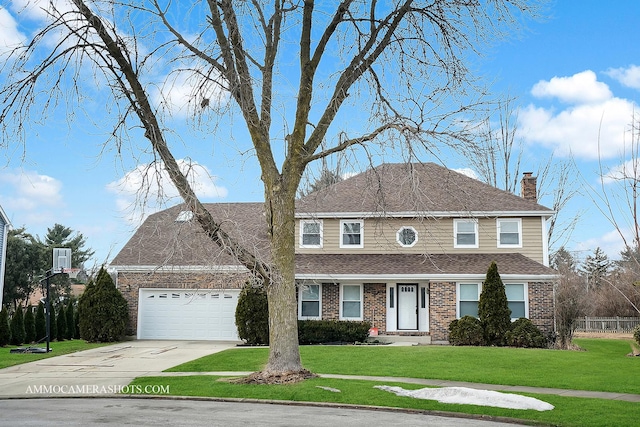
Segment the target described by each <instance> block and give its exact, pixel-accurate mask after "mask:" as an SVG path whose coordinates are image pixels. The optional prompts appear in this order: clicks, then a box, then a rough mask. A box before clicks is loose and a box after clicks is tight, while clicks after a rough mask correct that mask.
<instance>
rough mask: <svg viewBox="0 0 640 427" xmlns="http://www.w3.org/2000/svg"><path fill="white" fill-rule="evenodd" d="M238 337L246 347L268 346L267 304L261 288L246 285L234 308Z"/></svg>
mask: <svg viewBox="0 0 640 427" xmlns="http://www.w3.org/2000/svg"><path fill="white" fill-rule="evenodd" d="M236 327H237V328H238V336H239V337H240V339H241V340H243V341H244V342H245V343H246V344H248V345H268V344H269V304H268V302H267V293H266V292H265V290H264V288H263V287H262V286H258V285H254V284H252V283H246V284H245V286H244V287H243V288H242V290H241V291H240V296H239V297H238V305H237V306H236Z"/></svg>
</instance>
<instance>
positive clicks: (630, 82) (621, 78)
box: [605, 65, 640, 89]
mask: <svg viewBox="0 0 640 427" xmlns="http://www.w3.org/2000/svg"><path fill="white" fill-rule="evenodd" d="M605 74H607V75H608V76H609V77H611V78H613V79H615V80H617V81H618V82H620V83H622V84H623V85H625V86H627V87H630V88H633V89H640V66H638V65H630V66H629V67H626V68H610V69H608V70H607V71H606V72H605Z"/></svg>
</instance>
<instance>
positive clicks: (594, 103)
mask: <svg viewBox="0 0 640 427" xmlns="http://www.w3.org/2000/svg"><path fill="white" fill-rule="evenodd" d="M25 3H27V1H26V0H22V1H13V2H6V1H3V2H2V3H1V4H2V6H0V51H1V50H2V46H6V45H11V44H12V43H19V42H21V41H23V40H25V39H26V38H27V37H28V36H29V30H28V28H29V26H28V25H27V23H33V22H37V20H38V19H40V15H39V14H38V11H37V10H35V9H33V8H27V9H22V6H23V5H24V4H25ZM32 3H33V2H32ZM18 11H20V12H18ZM547 15H548V17H547V18H546V19H543V20H540V21H537V22H528V23H527V27H528V28H527V29H526V30H525V31H523V32H522V33H519V34H514V35H513V36H512V37H510V38H509V39H508V40H504V41H501V42H500V43H498V44H496V45H495V46H493V47H492V48H491V49H489V50H487V51H486V52H484V55H483V57H482V58H481V59H480V60H476V61H475V63H474V66H475V67H476V69H477V71H478V72H479V73H481V74H482V75H484V76H485V78H486V79H487V80H488V79H490V80H491V81H492V82H493V89H494V91H495V93H496V94H498V93H508V94H509V95H511V96H513V97H516V98H517V105H518V106H519V108H520V110H519V115H518V120H519V122H518V129H519V130H518V131H519V134H518V135H519V137H520V138H521V139H522V141H523V159H522V166H521V171H526V170H532V171H535V170H537V169H538V168H539V167H540V161H541V159H544V158H547V157H548V156H550V155H551V154H552V153H553V155H554V157H555V158H556V159H559V160H568V159H573V160H574V161H575V162H576V165H577V166H578V168H579V170H580V174H581V175H582V177H583V178H584V180H585V181H586V182H587V183H588V184H592V185H597V183H598V174H597V171H598V141H599V142H600V158H601V159H602V160H603V161H604V162H605V164H606V166H607V167H608V168H616V167H618V166H619V165H622V164H623V162H624V159H623V156H622V153H623V150H624V147H625V143H627V144H628V143H629V139H630V137H629V133H628V129H629V124H630V121H631V115H632V112H633V111H634V108H637V103H638V99H640V98H639V95H640V44H639V43H637V40H639V39H640V26H638V25H637V22H638V18H640V2H638V1H636V0H616V1H612V2H604V1H601V0H559V1H557V2H555V3H554V2H552V3H551V4H550V6H549V10H548V13H547ZM183 83H184V82H181V81H177V82H175V85H176V87H178V86H180V85H182V84H183ZM180 94H181V93H180V91H177V90H176V91H174V92H173V93H172V96H175V97H176V101H175V102H180V101H179V99H178V97H179V96H180ZM110 113H111V112H110V111H108V108H106V107H104V110H103V109H101V108H95V106H94V107H89V108H88V111H87V113H86V114H84V115H83V114H78V117H77V118H76V120H74V121H73V122H71V123H69V122H68V120H67V119H66V112H65V111H64V110H58V111H56V112H55V113H54V114H51V115H50V116H49V117H48V120H46V121H44V122H43V123H32V124H30V125H29V126H27V128H26V129H25V132H26V135H27V137H26V145H25V146H24V147H23V146H21V145H19V144H15V143H12V141H3V143H2V144H1V145H0V205H2V207H3V208H4V210H5V212H6V213H7V215H8V216H9V218H10V220H11V221H12V224H13V226H14V227H22V226H24V227H26V228H27V231H29V232H31V233H33V234H37V235H39V236H41V237H42V236H44V235H45V233H46V229H47V228H48V227H52V226H53V225H54V224H55V223H60V224H63V225H65V226H67V227H70V228H72V229H73V230H75V231H78V232H80V233H82V234H83V235H84V236H85V237H86V238H87V243H88V246H90V247H92V248H93V249H94V250H95V251H96V259H95V262H97V263H102V262H105V261H109V260H110V259H111V258H113V257H114V256H115V255H116V253H117V252H118V251H119V250H120V248H121V247H122V245H124V243H125V242H126V241H127V240H128V239H129V238H130V237H131V235H132V233H133V231H134V230H135V228H136V226H137V225H138V224H139V220H140V218H141V217H143V216H144V214H146V213H150V212H153V211H155V210H157V209H159V208H160V207H161V206H169V205H173V204H175V203H178V202H179V200H178V199H177V197H176V196H175V194H173V193H171V191H167V190H166V189H165V194H164V195H163V202H162V203H161V204H157V203H155V200H156V198H155V195H154V194H155V193H156V192H157V189H156V188H155V187H152V189H151V192H150V195H149V197H148V199H149V203H148V205H147V207H146V208H145V209H144V210H141V208H140V203H138V202H139V201H140V199H141V197H143V195H141V194H139V193H138V192H137V189H138V188H139V184H140V182H141V179H142V178H141V177H144V176H147V175H146V174H145V173H144V170H145V167H146V165H147V164H148V162H149V161H150V159H151V157H150V155H149V153H143V154H141V155H140V156H139V157H138V158H136V159H134V158H132V157H127V156H124V157H122V158H119V157H117V156H115V150H114V149H113V148H112V147H105V146H103V145H102V143H103V142H104V141H105V139H106V133H105V129H103V128H96V127H95V126H93V125H92V120H97V119H99V118H100V117H101V116H102V115H103V114H104V115H109V114H110ZM235 120H236V121H238V123H239V120H240V118H239V117H237V118H236V119H235ZM229 134H230V135H233V137H234V139H233V140H231V139H229V140H225V139H221V140H204V141H198V144H197V145H198V149H197V150H194V149H193V146H194V144H193V141H192V140H190V138H189V132H188V130H187V131H186V132H185V133H184V134H183V133H182V131H180V135H179V136H181V138H178V140H179V141H181V143H179V144H178V145H177V146H176V157H178V158H186V156H190V159H191V161H192V162H194V163H196V164H197V167H196V168H195V169H194V170H195V171H196V172H197V174H195V175H194V182H197V183H198V186H199V187H198V188H199V190H198V191H199V194H200V195H201V196H202V198H203V200H205V201H225V202H231V201H259V200H262V182H261V181H260V179H259V172H258V168H257V165H256V162H255V158H254V157H253V156H251V155H250V154H247V153H246V150H247V149H248V148H249V147H248V146H244V147H243V146H242V145H241V144H240V145H239V144H238V143H237V141H240V140H243V138H244V137H245V135H244V131H243V130H241V128H240V127H238V128H237V129H236V128H233V126H232V127H231V128H230V129H229ZM133 135H135V133H133ZM135 144H136V142H135V141H134V142H132V145H135ZM125 151H126V147H125ZM424 160H431V159H424ZM445 161H447V165H448V166H449V167H452V168H466V167H468V166H469V165H468V164H465V162H464V161H463V160H461V159H460V158H459V157H458V158H457V157H456V156H454V155H452V156H450V157H448V158H445ZM345 172H355V171H345ZM608 188H610V189H613V186H612V185H611V186H610V187H608ZM583 193H584V194H583V195H581V196H578V197H576V198H575V199H574V200H573V201H572V203H571V204H570V205H569V206H568V207H567V208H566V212H567V214H570V213H571V212H581V216H580V222H579V223H578V225H577V227H576V229H575V231H574V232H573V234H572V237H571V239H570V240H569V241H568V242H567V243H566V244H567V247H568V248H569V249H571V250H575V251H577V252H576V254H578V255H579V256H582V257H584V256H586V254H588V253H589V251H591V250H593V249H595V248H596V247H597V246H600V247H602V248H603V249H604V250H605V251H606V252H607V253H608V254H609V256H610V257H614V258H615V257H616V256H617V253H618V252H619V251H620V249H622V243H621V239H620V237H619V236H618V234H617V233H616V232H615V230H614V227H613V226H612V225H611V224H610V223H609V222H608V221H607V220H606V219H605V218H604V217H603V216H602V214H601V213H600V212H599V210H598V209H597V208H596V207H595V206H594V203H593V201H592V199H591V198H590V197H588V195H587V194H586V191H583ZM543 202H544V200H543ZM620 218H622V217H620ZM622 225H623V226H626V225H628V224H625V223H624V221H623V222H622Z"/></svg>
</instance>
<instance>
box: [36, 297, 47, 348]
mask: <svg viewBox="0 0 640 427" xmlns="http://www.w3.org/2000/svg"><path fill="white" fill-rule="evenodd" d="M46 336H47V319H46V317H45V315H44V304H43V303H42V302H40V303H39V304H38V309H37V310H36V341H37V342H39V341H42V340H43V339H44V338H45V337H46Z"/></svg>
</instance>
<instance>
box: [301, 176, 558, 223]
mask: <svg viewBox="0 0 640 427" xmlns="http://www.w3.org/2000/svg"><path fill="white" fill-rule="evenodd" d="M411 211H418V212H483V211H484V212H498V211H499V212H540V213H541V214H551V213H552V211H551V209H549V208H546V207H544V206H542V205H540V204H538V203H536V202H534V201H531V200H525V199H523V198H522V197H519V196H516V195H514V194H511V193H509V192H507V191H503V190H500V189H498V188H495V187H493V186H491V185H488V184H485V183H483V182H481V181H478V180H477V179H473V178H470V177H468V176H466V175H463V174H461V173H458V172H455V171H452V170H450V169H447V168H445V167H443V166H440V165H437V164H435V163H385V164H382V165H380V166H377V167H375V168H372V169H369V170H367V171H365V172H363V173H361V174H358V175H355V176H353V177H351V178H348V179H346V180H344V181H341V182H338V183H336V184H334V185H332V186H330V187H327V188H324V189H322V190H319V191H316V192H313V193H311V194H309V195H308V196H306V197H304V198H302V199H301V200H299V201H298V203H297V204H296V213H298V214H302V215H304V214H320V213H356V212H366V213H398V212H411Z"/></svg>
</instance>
